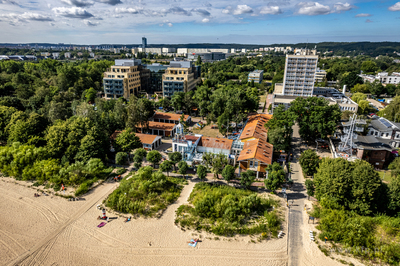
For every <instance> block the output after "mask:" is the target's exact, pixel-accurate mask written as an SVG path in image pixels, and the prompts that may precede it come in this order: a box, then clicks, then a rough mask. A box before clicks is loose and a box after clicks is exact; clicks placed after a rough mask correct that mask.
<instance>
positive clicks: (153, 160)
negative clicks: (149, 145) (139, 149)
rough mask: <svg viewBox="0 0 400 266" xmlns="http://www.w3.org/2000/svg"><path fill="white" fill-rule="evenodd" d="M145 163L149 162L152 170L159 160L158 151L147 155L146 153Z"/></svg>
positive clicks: (159, 154)
mask: <svg viewBox="0 0 400 266" xmlns="http://www.w3.org/2000/svg"><path fill="white" fill-rule="evenodd" d="M146 159H147V161H149V162H151V163H152V164H153V168H155V167H156V164H158V163H159V162H160V161H161V159H162V156H161V153H159V152H158V151H150V152H149V153H147V156H146Z"/></svg>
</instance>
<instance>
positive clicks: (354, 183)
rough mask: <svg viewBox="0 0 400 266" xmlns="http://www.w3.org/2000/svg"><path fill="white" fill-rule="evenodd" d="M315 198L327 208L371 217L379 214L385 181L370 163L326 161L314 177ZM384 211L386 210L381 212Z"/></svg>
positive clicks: (339, 160) (340, 159)
mask: <svg viewBox="0 0 400 266" xmlns="http://www.w3.org/2000/svg"><path fill="white" fill-rule="evenodd" d="M314 184H315V196H316V198H317V199H318V200H319V201H321V204H322V205H324V206H325V207H329V208H334V209H340V208H345V209H347V210H353V211H354V212H356V213H358V214H360V215H369V214H371V213H374V212H376V211H377V210H378V206H379V205H380V204H378V202H379V201H380V200H379V199H381V198H382V195H381V192H382V189H381V187H382V180H381V179H380V177H379V175H378V173H377V172H376V171H375V170H374V169H373V167H372V166H371V165H370V164H369V163H368V162H366V161H363V160H356V161H355V162H349V161H347V160H345V159H342V158H336V159H330V158H323V159H322V161H321V163H320V165H319V168H318V171H317V173H316V174H315V175H314ZM380 210H382V208H380Z"/></svg>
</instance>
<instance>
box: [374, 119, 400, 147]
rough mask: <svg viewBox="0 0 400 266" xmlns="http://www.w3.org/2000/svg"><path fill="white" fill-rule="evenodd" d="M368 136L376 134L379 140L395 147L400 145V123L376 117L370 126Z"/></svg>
mask: <svg viewBox="0 0 400 266" xmlns="http://www.w3.org/2000/svg"><path fill="white" fill-rule="evenodd" d="M367 136H374V137H376V138H377V139H378V140H379V141H381V142H383V143H386V144H389V145H390V146H392V147H394V148H399V147H400V124H399V123H394V122H391V121H389V120H387V119H386V118H383V117H374V118H373V119H372V120H371V123H370V125H369V126H368V134H367Z"/></svg>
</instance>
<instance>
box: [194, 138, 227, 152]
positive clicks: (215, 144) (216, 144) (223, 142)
mask: <svg viewBox="0 0 400 266" xmlns="http://www.w3.org/2000/svg"><path fill="white" fill-rule="evenodd" d="M232 143H233V140H231V139H221V138H210V137H202V138H201V140H200V142H199V146H203V147H207V148H214V149H222V150H230V149H231V147H232Z"/></svg>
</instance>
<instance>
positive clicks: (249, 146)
mask: <svg viewBox="0 0 400 266" xmlns="http://www.w3.org/2000/svg"><path fill="white" fill-rule="evenodd" d="M273 147H274V146H273V145H272V144H270V143H268V142H267V141H266V140H264V139H254V140H249V141H246V142H245V143H244V146H243V150H242V151H241V152H240V154H239V158H238V161H244V160H248V159H257V160H259V161H261V162H263V163H265V164H271V163H272V154H273Z"/></svg>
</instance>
